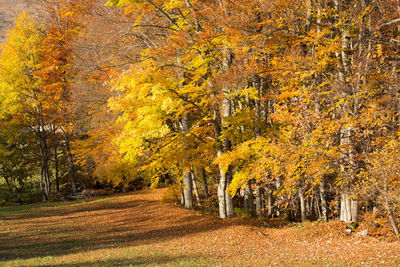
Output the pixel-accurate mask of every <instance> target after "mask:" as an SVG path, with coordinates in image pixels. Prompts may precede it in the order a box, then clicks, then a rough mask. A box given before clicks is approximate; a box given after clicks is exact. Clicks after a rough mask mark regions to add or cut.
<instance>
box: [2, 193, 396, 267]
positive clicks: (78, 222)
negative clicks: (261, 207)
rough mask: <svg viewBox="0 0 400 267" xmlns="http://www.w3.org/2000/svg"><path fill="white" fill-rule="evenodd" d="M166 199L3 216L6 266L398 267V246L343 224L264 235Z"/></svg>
mask: <svg viewBox="0 0 400 267" xmlns="http://www.w3.org/2000/svg"><path fill="white" fill-rule="evenodd" d="M162 193H163V190H157V191H151V190H149V191H143V192H138V193H134V194H126V195H114V196H107V197H102V198H93V199H89V200H83V201H77V202H58V203H50V204H35V205H26V206H15V207H4V208H0V266H160V265H161V266H266V265H278V266H285V265H299V266H309V265H316V266H321V265H323V266H359V265H385V266H390V265H392V266H396V265H400V258H399V255H400V246H399V243H387V242H384V241H379V240H377V239H374V238H372V237H368V238H365V239H362V238H360V237H357V236H354V235H353V236H346V235H344V231H343V227H344V225H342V224H340V223H338V222H329V223H321V224H319V225H316V224H313V223H305V224H299V225H298V226H297V227H282V228H262V227H260V225H261V221H260V220H253V219H251V220H249V219H247V220H243V219H240V218H235V219H230V220H224V221H222V220H219V219H217V218H214V217H210V216H204V215H202V214H200V213H196V212H193V211H186V210H183V209H181V208H180V207H179V206H176V205H173V204H165V203H162V202H161V201H160V200H161V196H162ZM269 223H270V224H272V223H273V222H269Z"/></svg>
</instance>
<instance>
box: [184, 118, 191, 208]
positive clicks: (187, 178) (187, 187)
mask: <svg viewBox="0 0 400 267" xmlns="http://www.w3.org/2000/svg"><path fill="white" fill-rule="evenodd" d="M189 129H190V119H189V113H186V114H185V115H184V116H183V118H182V131H183V132H184V133H187V132H188V131H189ZM184 145H185V146H186V147H188V144H187V142H185V144H184ZM186 160H187V159H185V158H184V159H183V162H182V164H183V167H184V168H188V166H185V165H186ZM192 189H193V183H192V173H191V171H190V170H185V171H184V172H183V194H184V196H185V208H187V209H193V194H192Z"/></svg>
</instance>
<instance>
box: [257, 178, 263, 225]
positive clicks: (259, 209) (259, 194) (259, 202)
mask: <svg viewBox="0 0 400 267" xmlns="http://www.w3.org/2000/svg"><path fill="white" fill-rule="evenodd" d="M261 190H262V189H261V185H260V184H259V183H257V184H256V214H257V216H258V217H261V216H262V201H263V198H262V191H261Z"/></svg>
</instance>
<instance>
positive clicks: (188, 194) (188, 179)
mask: <svg viewBox="0 0 400 267" xmlns="http://www.w3.org/2000/svg"><path fill="white" fill-rule="evenodd" d="M183 195H184V199H185V208H186V209H193V195H192V175H191V172H190V171H185V172H184V175H183Z"/></svg>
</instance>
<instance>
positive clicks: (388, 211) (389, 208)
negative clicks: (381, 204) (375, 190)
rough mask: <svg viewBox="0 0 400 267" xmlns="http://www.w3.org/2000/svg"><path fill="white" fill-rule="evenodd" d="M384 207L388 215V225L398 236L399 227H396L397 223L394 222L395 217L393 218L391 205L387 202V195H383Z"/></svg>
mask: <svg viewBox="0 0 400 267" xmlns="http://www.w3.org/2000/svg"><path fill="white" fill-rule="evenodd" d="M385 209H386V212H387V214H388V217H389V222H390V226H391V227H392V229H393V232H394V233H395V235H396V236H398V235H399V234H400V232H399V227H398V224H397V222H396V219H395V218H394V215H393V212H392V209H391V206H390V202H389V200H388V198H387V196H386V197H385Z"/></svg>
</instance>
